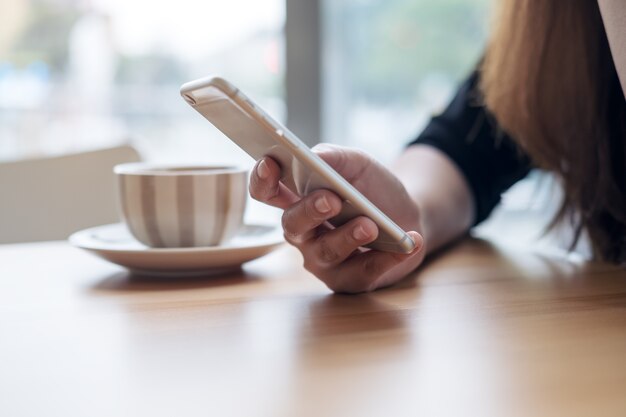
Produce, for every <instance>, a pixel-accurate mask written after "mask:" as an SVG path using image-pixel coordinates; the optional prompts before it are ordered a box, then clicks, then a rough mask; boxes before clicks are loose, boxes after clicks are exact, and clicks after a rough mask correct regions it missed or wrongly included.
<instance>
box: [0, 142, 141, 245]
mask: <svg viewBox="0 0 626 417" xmlns="http://www.w3.org/2000/svg"><path fill="white" fill-rule="evenodd" d="M139 160H140V157H139V154H138V153H137V151H136V150H135V149H134V148H132V147H130V146H118V147H115V148H109V149H102V150H97V151H92V152H84V153H79V154H73V155H66V156H60V157H52V158H42V159H32V160H24V161H17V162H8V163H2V164H0V243H18V242H32V241H41V240H59V239H66V238H67V237H68V235H70V234H71V233H73V232H75V231H77V230H80V229H83V228H86V227H90V226H97V225H101V224H106V223H113V222H116V221H117V220H118V219H119V216H118V210H117V198H118V197H117V182H116V180H115V176H114V174H113V166H115V165H116V164H119V163H124V162H136V161H139Z"/></svg>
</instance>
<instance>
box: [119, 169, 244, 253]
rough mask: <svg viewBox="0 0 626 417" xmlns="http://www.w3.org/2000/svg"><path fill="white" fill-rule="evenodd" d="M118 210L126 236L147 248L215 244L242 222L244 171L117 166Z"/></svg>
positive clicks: (236, 229) (229, 235)
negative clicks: (125, 229) (126, 231)
mask: <svg viewBox="0 0 626 417" xmlns="http://www.w3.org/2000/svg"><path fill="white" fill-rule="evenodd" d="M114 172H115V173H116V174H117V177H118V184H119V196H120V199H119V200H120V201H119V203H120V208H121V214H122V218H123V220H124V222H125V223H126V225H127V227H128V229H129V231H130V232H131V234H132V235H133V236H134V237H135V238H136V239H137V240H138V241H140V242H141V243H143V244H145V245H147V246H150V247H153V248H182V247H199V246H215V245H221V244H224V243H226V242H227V241H228V240H229V239H230V238H232V237H233V236H234V235H235V234H236V233H237V231H238V230H239V229H240V228H241V226H242V224H243V214H244V211H245V207H246V200H247V178H248V175H247V171H246V170H244V169H240V168H235V167H222V166H157V165H151V164H146V163H130V164H122V165H117V166H116V167H115V168H114Z"/></svg>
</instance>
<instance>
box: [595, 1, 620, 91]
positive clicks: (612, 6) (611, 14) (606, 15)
mask: <svg viewBox="0 0 626 417" xmlns="http://www.w3.org/2000/svg"><path fill="white" fill-rule="evenodd" d="M598 4H599V5H600V11H601V13H602V21H603V22H604V29H605V30H606V35H607V37H608V39H609V44H610V45H611V54H612V55H613V62H614V63H615V68H616V69H617V74H618V75H619V79H620V82H621V83H622V90H623V91H624V95H626V3H625V2H624V0H598Z"/></svg>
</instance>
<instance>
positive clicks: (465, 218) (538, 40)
mask: <svg viewBox="0 0 626 417" xmlns="http://www.w3.org/2000/svg"><path fill="white" fill-rule="evenodd" d="M625 5H626V3H624V2H623V1H622V0H598V3H596V2H595V1H593V0H572V1H567V2H560V1H556V0H507V1H502V3H501V10H500V15H499V19H498V22H499V24H498V25H497V27H496V28H495V31H494V33H493V36H492V38H491V41H490V43H489V44H488V47H487V51H486V54H485V57H484V59H483V60H482V62H481V63H480V65H479V67H478V69H477V70H476V72H475V73H474V74H473V75H472V76H471V77H470V78H469V79H468V80H467V81H466V82H465V83H464V84H463V86H462V87H461V88H460V90H459V91H458V93H457V95H456V97H455V98H454V99H453V101H452V103H451V104H450V105H449V107H448V108H447V109H446V111H445V112H444V113H443V114H441V115H440V116H437V117H435V118H433V119H432V120H431V122H430V124H429V125H428V126H427V127H426V129H425V130H424V132H423V133H422V134H421V135H420V136H419V137H418V138H417V139H416V140H415V141H414V142H413V143H412V144H411V146H408V147H407V148H406V150H405V151H404V153H403V154H402V155H401V156H400V158H399V159H398V160H397V162H396V163H395V165H394V166H393V167H391V168H390V169H387V168H385V167H383V166H382V165H380V164H379V163H378V162H376V161H375V160H373V159H372V158H371V157H369V156H368V155H365V154H364V153H362V152H359V151H357V150H352V149H346V148H339V147H331V146H328V145H324V146H320V147H317V148H316V152H317V153H318V154H319V155H320V156H321V157H322V158H323V159H325V160H326V161H327V162H328V163H329V164H330V165H331V166H333V167H334V168H335V169H336V170H337V171H338V172H339V173H340V174H341V175H343V176H344V177H345V178H346V179H347V180H348V181H350V182H351V183H352V184H353V185H354V186H355V187H356V188H357V189H359V190H360V191H361V192H362V193H363V194H364V195H365V196H367V197H368V198H369V199H370V200H371V201H372V202H373V203H374V204H376V205H377V206H378V207H380V208H381V209H382V210H383V211H384V212H385V213H387V214H388V215H389V216H390V217H391V218H392V219H393V220H394V221H395V222H396V223H397V224H398V225H399V226H401V227H402V228H403V229H404V230H410V231H411V232H410V233H411V235H412V237H413V238H414V240H415V241H416V244H417V246H416V249H415V250H414V251H413V252H412V253H411V254H408V255H398V254H392V253H385V252H379V251H374V250H372V251H360V250H358V248H359V247H361V246H363V245H364V244H367V243H368V242H371V241H373V240H374V239H375V238H376V235H377V233H378V230H377V227H376V225H375V223H374V222H372V221H371V220H370V219H368V218H365V217H359V218H355V219H353V220H352V221H350V222H348V223H347V224H345V225H343V226H341V227H339V228H336V229H332V230H331V229H329V228H327V227H326V226H325V225H324V223H325V221H326V220H327V219H330V218H332V217H333V216H335V215H336V214H337V213H338V212H339V210H340V207H341V201H340V199H339V197H337V195H335V194H334V193H332V192H330V191H327V190H318V191H316V192H313V193H311V194H310V195H308V196H306V197H304V198H302V199H300V198H298V197H296V196H295V195H293V194H292V193H291V192H289V191H288V190H287V189H286V188H284V187H283V186H282V185H281V184H280V183H279V182H278V178H279V175H280V168H279V166H278V165H277V164H276V162H275V161H273V160H272V159H270V158H264V159H263V160H261V161H259V163H258V164H257V166H256V168H255V170H254V171H253V174H252V176H251V181H250V192H251V194H252V196H253V197H254V198H256V199H258V200H260V201H263V202H265V203H268V204H271V205H274V206H276V207H280V208H282V209H284V210H285V211H284V215H283V228H284V232H285V237H286V239H287V241H288V242H290V243H291V244H293V245H294V246H296V247H297V248H298V249H299V250H300V251H301V252H302V254H303V256H304V261H305V267H306V268H307V269H308V270H309V271H311V272H312V273H314V274H315V275H316V276H317V277H318V278H320V279H321V280H322V281H324V282H325V283H326V285H328V287H330V288H331V289H333V290H334V291H340V292H362V291H371V290H374V289H376V288H380V287H384V286H387V285H390V284H393V283H395V282H396V281H398V280H400V279H401V278H402V277H403V276H405V275H406V274H407V273H409V272H410V271H412V270H413V269H415V268H416V267H418V266H419V265H420V264H421V263H422V261H423V259H424V257H425V256H426V255H427V254H428V253H430V252H432V251H434V250H437V249H438V248H441V247H443V246H444V245H446V244H447V243H449V242H451V241H452V240H454V239H456V238H458V237H459V236H462V235H463V234H465V233H466V232H467V230H468V229H469V228H470V227H471V226H472V225H475V224H477V223H479V222H481V221H482V220H484V219H485V218H486V217H487V216H488V215H489V213H490V212H491V210H492V209H493V208H494V206H495V205H496V204H497V203H498V202H499V199H500V194H501V193H502V192H503V191H505V190H506V189H507V188H509V187H510V186H511V185H512V184H514V183H515V182H516V181H518V180H520V179H521V178H523V177H524V176H525V175H526V174H527V172H528V171H529V169H530V168H531V167H532V166H538V167H541V168H543V169H546V170H550V171H552V172H554V173H555V174H556V175H557V176H558V177H559V178H560V179H561V181H562V183H563V186H564V191H565V197H564V200H563V203H562V207H561V210H560V211H559V213H558V214H557V217H556V219H555V222H558V221H569V222H571V224H572V225H573V226H574V228H575V231H576V233H575V236H576V238H575V239H578V236H580V233H581V232H582V231H585V232H586V233H587V234H588V235H589V237H590V239H591V243H592V247H593V250H594V254H595V256H596V257H597V258H600V259H604V260H608V261H612V262H616V263H625V262H626V101H625V100H624V93H623V90H622V88H620V80H619V78H618V73H619V76H621V81H622V86H624V85H626V36H625V35H626V28H624V27H623V26H620V24H621V23H623V22H626V6H625ZM620 22H621V23H620ZM611 50H612V52H613V54H611ZM505 132H506V133H505ZM390 196H393V198H390ZM575 243H576V242H575V241H574V242H573V244H575Z"/></svg>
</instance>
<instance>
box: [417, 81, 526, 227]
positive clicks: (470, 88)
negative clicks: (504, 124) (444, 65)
mask: <svg viewBox="0 0 626 417" xmlns="http://www.w3.org/2000/svg"><path fill="white" fill-rule="evenodd" d="M478 79H479V76H478V73H477V72H474V74H472V76H471V77H470V78H469V79H468V80H467V81H465V82H464V83H463V84H462V85H461V87H460V89H459V91H458V92H457V94H456V96H455V97H454V99H453V100H452V102H451V103H450V104H449V105H448V108H447V109H446V110H445V111H444V112H443V113H442V114H440V115H439V116H435V117H433V118H432V119H431V121H430V122H429V123H428V125H427V126H426V129H424V131H423V132H422V133H421V134H420V135H419V136H418V137H417V139H415V140H414V141H413V142H411V143H410V145H415V144H425V145H430V146H433V147H435V148H437V149H439V150H440V151H442V152H443V153H445V154H446V155H447V156H448V157H449V158H450V159H451V160H452V161H453V162H454V163H455V164H456V165H457V166H458V167H459V169H460V170H461V172H462V173H463V175H464V176H465V178H466V180H467V182H468V184H469V186H470V188H471V191H472V193H473V194H474V202H475V206H476V218H475V220H474V225H476V224H478V223H480V222H482V221H483V220H485V219H486V218H487V217H488V216H489V214H490V213H491V211H492V210H493V209H494V207H495V206H496V205H497V204H498V203H499V202H500V196H501V194H502V193H503V192H504V191H506V190H507V189H508V188H509V187H510V186H512V185H513V184H514V183H516V182H517V181H519V180H520V179H522V178H524V177H525V176H526V174H528V172H529V171H530V168H531V162H530V159H529V158H528V156H527V155H525V154H524V153H523V152H522V151H521V149H520V148H519V147H518V146H517V145H516V144H515V142H514V141H513V140H512V139H511V138H510V137H509V136H507V135H506V134H505V133H503V132H502V130H501V129H500V128H498V126H497V125H496V123H495V121H494V118H493V117H492V116H490V115H489V114H488V112H487V110H486V109H485V107H484V106H483V105H482V104H481V102H482V100H481V97H480V93H479V91H478V88H477V85H478Z"/></svg>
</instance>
